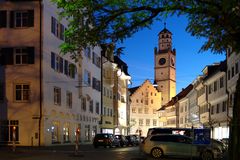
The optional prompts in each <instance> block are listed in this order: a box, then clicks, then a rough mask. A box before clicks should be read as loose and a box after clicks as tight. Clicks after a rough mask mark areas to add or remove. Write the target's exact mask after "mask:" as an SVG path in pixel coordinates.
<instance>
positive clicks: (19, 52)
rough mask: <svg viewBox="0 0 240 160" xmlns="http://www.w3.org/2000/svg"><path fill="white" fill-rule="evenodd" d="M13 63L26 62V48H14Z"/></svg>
mask: <svg viewBox="0 0 240 160" xmlns="http://www.w3.org/2000/svg"><path fill="white" fill-rule="evenodd" d="M14 62H15V64H28V54H27V50H26V48H16V49H15V54H14Z"/></svg>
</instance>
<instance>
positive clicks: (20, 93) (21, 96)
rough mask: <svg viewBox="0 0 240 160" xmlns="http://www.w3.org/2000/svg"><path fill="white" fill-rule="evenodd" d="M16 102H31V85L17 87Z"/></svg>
mask: <svg viewBox="0 0 240 160" xmlns="http://www.w3.org/2000/svg"><path fill="white" fill-rule="evenodd" d="M15 100H16V101H21V102H28V101H29V100H30V86H29V84H16V85H15Z"/></svg>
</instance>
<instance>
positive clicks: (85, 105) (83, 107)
mask: <svg viewBox="0 0 240 160" xmlns="http://www.w3.org/2000/svg"><path fill="white" fill-rule="evenodd" d="M86 109H87V100H86V98H85V97H83V98H82V110H83V111H86Z"/></svg>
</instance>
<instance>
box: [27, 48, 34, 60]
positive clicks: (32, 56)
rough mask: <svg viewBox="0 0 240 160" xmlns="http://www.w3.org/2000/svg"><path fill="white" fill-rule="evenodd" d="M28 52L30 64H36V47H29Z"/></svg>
mask: <svg viewBox="0 0 240 160" xmlns="http://www.w3.org/2000/svg"><path fill="white" fill-rule="evenodd" d="M27 52H28V64H34V57H35V52H34V47H28V48H27Z"/></svg>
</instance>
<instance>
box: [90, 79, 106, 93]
mask: <svg viewBox="0 0 240 160" xmlns="http://www.w3.org/2000/svg"><path fill="white" fill-rule="evenodd" d="M92 88H93V89H96V90H97V91H101V85H100V81H99V80H97V79H96V78H95V77H93V78H92ZM107 97H109V90H107Z"/></svg>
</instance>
